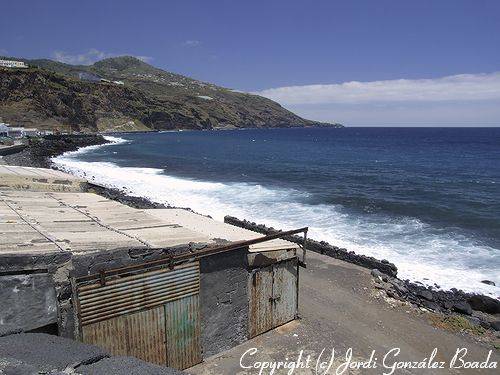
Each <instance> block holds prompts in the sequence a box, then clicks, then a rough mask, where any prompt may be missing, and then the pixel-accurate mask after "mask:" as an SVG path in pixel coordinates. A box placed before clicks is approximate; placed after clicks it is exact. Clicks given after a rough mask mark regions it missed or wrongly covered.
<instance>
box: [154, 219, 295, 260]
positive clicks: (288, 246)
mask: <svg viewBox="0 0 500 375" xmlns="http://www.w3.org/2000/svg"><path fill="white" fill-rule="evenodd" d="M145 211H146V212H147V213H148V214H150V215H151V216H154V217H157V218H159V219H161V220H162V221H164V222H168V223H172V224H173V223H176V224H178V225H181V226H183V227H184V228H187V229H190V230H194V231H196V232H199V233H201V234H203V235H205V236H207V237H209V238H210V239H211V240H213V241H216V240H221V239H222V240H225V241H230V242H232V241H241V240H251V239H254V238H259V237H262V236H263V235H262V234H260V233H257V232H252V231H251V230H248V229H243V228H239V227H235V226H233V225H230V224H226V223H222V222H220V221H216V220H214V219H211V218H209V217H206V216H203V215H199V214H196V213H193V212H190V211H187V210H182V209H163V210H162V209H160V210H158V209H155V210H145ZM297 249H299V246H298V245H297V244H295V243H293V242H290V241H285V240H281V239H277V240H272V241H267V242H262V243H259V244H255V245H251V246H250V248H249V251H250V252H254V253H257V252H268V251H277V250H297Z"/></svg>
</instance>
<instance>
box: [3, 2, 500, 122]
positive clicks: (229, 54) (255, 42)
mask: <svg viewBox="0 0 500 375" xmlns="http://www.w3.org/2000/svg"><path fill="white" fill-rule="evenodd" d="M124 54H126V55H133V56H137V57H139V58H141V59H143V60H144V61H147V62H148V63H150V64H152V65H155V66H157V67H160V68H162V69H165V70H168V71H172V72H175V73H180V74H184V75H187V76H190V77H193V78H196V79H201V80H204V81H208V82H213V83H216V84H219V85H222V86H225V87H229V88H233V89H237V90H242V91H247V92H252V93H258V94H261V95H264V96H267V97H269V98H271V99H273V100H276V101H278V102H279V103H280V104H282V105H283V106H284V107H286V108H289V109H291V110H293V111H294V112H296V113H298V114H299V115H302V116H304V117H307V118H310V119H314V120H320V121H331V122H341V123H343V124H345V125H347V126H500V1H498V0H469V1H462V0H419V1H414V0H412V1H407V0H391V1H389V0H377V1H374V0H364V1H361V0H344V1H335V0H330V1H322V0H309V1H306V0H303V1H299V0H286V1H282V0H267V1H260V0H252V1H238V0H231V1H222V0H210V1H206V0H204V1H195V0H182V1H174V0H170V1H167V0H158V1H149V0H142V1H140V2H137V1H128V0H121V1H107V0H100V1H94V0H86V1H81V2H74V1H68V0H64V1H60V0H51V1H37V0H24V1H16V2H14V1H4V2H3V3H2V4H1V6H0V55H7V56H16V57H27V58H40V57H47V58H52V59H56V60H59V61H63V62H67V63H75V64H76V63H78V64H91V63H93V62H94V61H97V60H99V59H102V58H106V57H112V56H118V55H124Z"/></svg>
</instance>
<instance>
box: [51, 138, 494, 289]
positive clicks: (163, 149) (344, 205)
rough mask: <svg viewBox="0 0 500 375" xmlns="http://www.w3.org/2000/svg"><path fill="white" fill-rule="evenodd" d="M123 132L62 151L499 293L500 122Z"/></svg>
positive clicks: (403, 272) (92, 173)
mask: <svg viewBox="0 0 500 375" xmlns="http://www.w3.org/2000/svg"><path fill="white" fill-rule="evenodd" d="M114 141H115V143H113V144H112V145H106V146H92V147H89V148H85V149H82V150H79V151H77V152H73V153H67V154H64V155H63V156H60V157H58V158H56V159H55V162H56V163H57V164H59V165H60V166H61V167H62V168H65V169H66V170H68V171H70V172H72V173H75V174H79V175H85V176H86V177H87V178H90V179H93V180H95V181H96V182H97V183H99V184H103V185H106V186H111V187H116V188H119V189H122V190H124V191H127V192H128V193H130V194H133V195H138V196H145V197H148V198H150V199H152V200H154V201H157V202H162V203H168V204H171V205H174V206H181V207H190V208H192V209H194V210H195V211H197V212H200V213H203V214H209V215H211V216H213V217H214V218H215V219H218V220H222V219H223V217H224V215H228V214H229V215H233V216H236V217H239V218H246V219H249V220H252V221H255V222H258V223H264V224H267V225H271V226H274V227H275V228H282V229H293V228H297V227H302V226H306V225H307V226H309V227H310V237H311V238H314V239H317V240H325V241H328V242H330V243H331V244H333V245H336V246H341V247H345V248H347V249H348V250H353V251H355V252H357V253H361V254H366V255H372V256H374V257H376V258H379V259H382V258H385V259H388V260H390V261H391V262H394V263H395V264H396V265H397V267H398V269H399V276H400V277H402V278H404V279H406V278H407V279H410V280H413V281H418V282H421V283H423V284H426V285H434V284H437V285H439V287H441V288H442V289H449V288H453V287H456V288H458V289H463V290H465V291H473V292H481V293H485V294H490V295H493V296H499V295H500V128H478V129H470V128H469V129H463V128H344V129H272V130H258V129H251V130H239V131H213V132H195V131H193V132H191V131H183V132H164V133H155V134H124V135H120V138H114ZM485 279H487V280H491V281H494V282H495V283H496V285H497V286H496V287H495V286H489V285H485V284H483V283H481V280H485Z"/></svg>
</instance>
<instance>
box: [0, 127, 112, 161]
mask: <svg viewBox="0 0 500 375" xmlns="http://www.w3.org/2000/svg"><path fill="white" fill-rule="evenodd" d="M105 143H109V141H107V140H106V139H104V137H103V136H101V135H87V134H82V135H49V136H45V137H43V138H33V139H30V140H29V143H28V146H27V147H26V148H25V149H24V150H23V151H21V152H19V153H17V154H12V155H7V156H4V161H5V162H7V164H11V165H20V166H24V167H37V168H50V167H51V164H52V162H51V161H50V159H51V158H53V157H55V156H58V155H61V154H63V153H65V152H68V151H76V150H78V149H79V148H81V147H87V146H94V145H102V144H105Z"/></svg>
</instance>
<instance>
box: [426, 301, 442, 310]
mask: <svg viewBox="0 0 500 375" xmlns="http://www.w3.org/2000/svg"><path fill="white" fill-rule="evenodd" d="M422 305H424V306H425V307H427V308H428V309H430V310H433V311H441V309H440V308H439V305H438V304H437V303H436V302H432V301H422Z"/></svg>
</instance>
